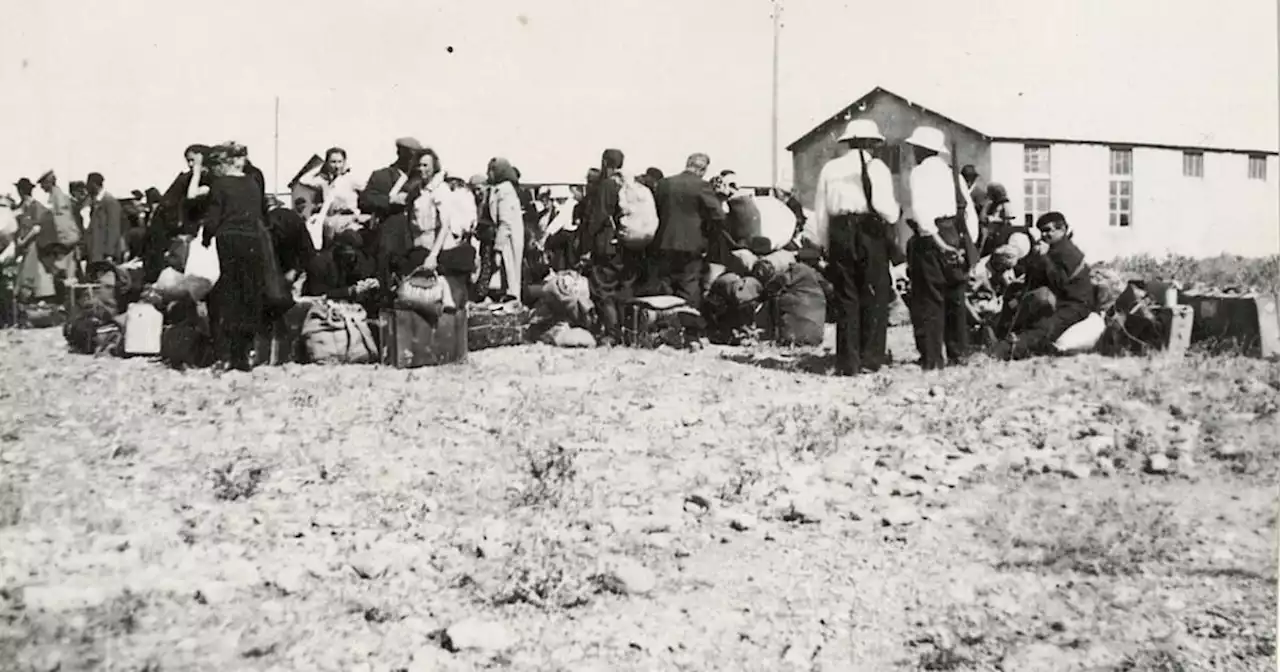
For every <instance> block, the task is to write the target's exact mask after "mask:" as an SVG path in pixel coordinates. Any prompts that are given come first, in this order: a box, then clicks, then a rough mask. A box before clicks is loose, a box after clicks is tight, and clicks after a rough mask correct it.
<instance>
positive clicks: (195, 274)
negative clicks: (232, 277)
mask: <svg viewBox="0 0 1280 672" xmlns="http://www.w3.org/2000/svg"><path fill="white" fill-rule="evenodd" d="M203 237H204V229H203V228H201V229H200V231H199V232H198V233H197V234H196V237H195V238H193V239H191V242H190V243H189V244H188V246H187V260H186V263H185V265H184V266H183V273H184V274H185V275H186V276H187V278H188V279H189V280H192V281H193V282H192V284H191V285H190V289H191V291H192V297H191V298H193V299H195V300H196V301H203V300H204V298H205V297H206V296H208V294H209V291H210V290H212V289H213V286H214V285H216V284H218V278H220V277H222V266H221V265H220V263H219V262H218V241H217V239H214V240H211V241H210V242H209V245H208V246H207V247H206V246H205V245H204V243H203ZM205 283H207V285H206V284H205ZM197 293H199V295H197Z"/></svg>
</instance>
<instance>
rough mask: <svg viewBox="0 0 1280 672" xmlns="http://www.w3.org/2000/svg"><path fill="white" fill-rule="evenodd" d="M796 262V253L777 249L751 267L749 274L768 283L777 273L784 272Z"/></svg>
mask: <svg viewBox="0 0 1280 672" xmlns="http://www.w3.org/2000/svg"><path fill="white" fill-rule="evenodd" d="M795 263H796V253H795V252H792V251H790V250H778V251H776V252H772V253H770V254H768V255H766V256H764V257H761V258H760V260H759V261H757V262H756V263H755V265H754V266H753V267H752V268H751V274H752V275H754V276H756V277H757V278H760V281H761V282H764V283H768V282H769V281H770V280H772V279H773V278H774V277H776V276H777V275H778V274H780V273H783V272H785V271H786V270H787V269H788V268H791V267H792V266H793V265H795Z"/></svg>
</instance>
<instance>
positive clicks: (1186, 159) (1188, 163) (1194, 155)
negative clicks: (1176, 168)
mask: <svg viewBox="0 0 1280 672" xmlns="http://www.w3.org/2000/svg"><path fill="white" fill-rule="evenodd" d="M1182 175H1183V177H1204V152H1183V153H1182Z"/></svg>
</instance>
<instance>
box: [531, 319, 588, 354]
mask: <svg viewBox="0 0 1280 672" xmlns="http://www.w3.org/2000/svg"><path fill="white" fill-rule="evenodd" d="M538 340H539V341H541V342H542V343H546V344H547V345H554V346H556V347H557V348H594V347H596V337H595V336H592V335H591V332H589V331H587V330H586V329H583V328H582V327H573V326H569V325H568V324H566V323H564V322H560V323H558V324H556V325H555V326H553V327H551V328H550V329H548V330H547V332H546V333H544V334H543V335H542V336H541V337H540V338H539V339H538Z"/></svg>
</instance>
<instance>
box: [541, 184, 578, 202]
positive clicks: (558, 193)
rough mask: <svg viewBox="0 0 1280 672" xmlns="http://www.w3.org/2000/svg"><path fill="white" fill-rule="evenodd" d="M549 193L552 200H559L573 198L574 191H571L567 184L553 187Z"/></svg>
mask: <svg viewBox="0 0 1280 672" xmlns="http://www.w3.org/2000/svg"><path fill="white" fill-rule="evenodd" d="M547 191H548V195H549V196H551V199H552V200H555V199H557V198H565V199H568V198H573V190H571V189H569V185H567V184H557V185H553V186H552V187H550V188H549V189H548V190H547Z"/></svg>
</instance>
